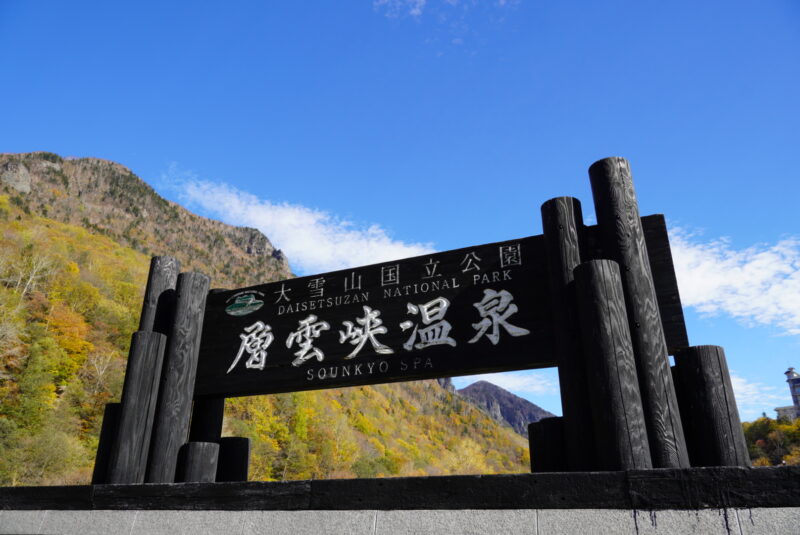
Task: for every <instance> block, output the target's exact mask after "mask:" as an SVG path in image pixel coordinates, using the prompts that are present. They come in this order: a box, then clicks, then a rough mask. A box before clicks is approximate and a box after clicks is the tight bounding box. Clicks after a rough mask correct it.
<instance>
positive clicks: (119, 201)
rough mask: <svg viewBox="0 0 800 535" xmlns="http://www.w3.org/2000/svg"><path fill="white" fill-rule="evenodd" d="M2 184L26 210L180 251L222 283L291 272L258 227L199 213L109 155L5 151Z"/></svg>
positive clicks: (151, 248)
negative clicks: (216, 218) (84, 155)
mask: <svg viewBox="0 0 800 535" xmlns="http://www.w3.org/2000/svg"><path fill="white" fill-rule="evenodd" d="M0 184H2V185H3V186H4V187H5V189H6V190H8V191H7V192H8V193H10V194H12V195H13V196H12V197H11V200H12V202H14V203H15V204H17V205H18V206H19V207H20V208H22V209H23V210H27V211H28V212H33V213H36V214H38V215H42V216H44V217H48V218H50V219H55V220H56V221H61V222H62V223H68V224H73V225H79V226H82V227H84V228H86V229H87V230H90V231H92V232H95V233H99V234H103V235H107V236H109V237H111V238H112V239H114V240H115V241H117V242H118V243H121V244H122V245H127V246H130V247H131V248H132V249H134V250H137V251H139V252H142V253H144V254H148V255H152V256H155V255H169V256H175V257H176V258H178V260H180V261H181V265H182V268H183V270H184V271H188V270H197V271H200V272H203V273H205V274H207V275H209V276H210V277H211V279H212V285H213V286H216V287H243V286H250V285H253V284H260V283H264V282H270V281H274V280H280V279H285V278H289V277H291V276H292V273H291V271H290V269H289V264H288V260H287V259H286V257H285V255H284V254H283V253H282V252H281V251H280V250H279V249H276V248H275V247H274V246H273V245H272V243H271V242H270V241H269V238H267V236H265V235H264V234H262V233H261V232H260V231H259V230H257V229H254V228H250V227H236V226H233V225H228V224H226V223H222V222H220V221H216V220H213V219H209V218H206V217H203V216H200V215H197V214H194V213H192V212H190V211H189V210H187V209H186V208H184V207H183V206H181V205H179V204H177V203H174V202H172V201H169V200H167V199H165V198H163V197H162V196H161V195H159V194H158V193H157V192H156V191H155V190H154V189H153V188H152V186H150V185H149V184H147V183H146V182H145V181H144V180H142V179H141V178H139V177H138V176H136V175H135V174H134V173H133V172H132V171H131V170H130V169H129V168H128V167H126V166H124V165H122V164H119V163H116V162H112V161H110V160H104V159H101V158H75V157H71V158H69V159H65V158H62V157H60V156H58V155H57V154H53V153H49V152H32V153H21V154H11V153H3V154H0Z"/></svg>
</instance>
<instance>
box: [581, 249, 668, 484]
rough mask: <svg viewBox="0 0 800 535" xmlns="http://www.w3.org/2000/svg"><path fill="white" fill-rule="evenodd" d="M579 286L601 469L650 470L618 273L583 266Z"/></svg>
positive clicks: (606, 266) (606, 263) (608, 267)
mask: <svg viewBox="0 0 800 535" xmlns="http://www.w3.org/2000/svg"><path fill="white" fill-rule="evenodd" d="M575 284H576V293H577V299H578V309H579V311H580V325H581V333H582V334H583V347H584V357H585V359H586V364H587V370H586V371H587V382H588V384H589V393H590V395H591V412H592V420H593V423H594V425H593V427H594V436H595V442H594V447H595V449H596V451H597V456H598V462H599V465H600V466H599V468H600V469H601V470H634V469H645V468H651V467H652V462H651V460H650V452H649V447H648V442H647V431H646V428H645V423H644V414H643V412H642V402H641V397H640V395H639V384H638V381H637V378H636V364H635V362H634V358H633V347H632V345H631V339H630V331H629V329H628V320H627V315H626V313H625V298H624V297H623V292H622V282H621V280H620V275H619V268H618V266H617V264H616V263H615V262H613V261H611V260H592V261H591V262H585V263H583V264H581V265H579V266H578V267H577V268H575ZM587 446H589V445H587Z"/></svg>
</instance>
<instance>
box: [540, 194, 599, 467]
mask: <svg viewBox="0 0 800 535" xmlns="http://www.w3.org/2000/svg"><path fill="white" fill-rule="evenodd" d="M542 227H543V229H544V238H545V244H546V251H547V268H548V272H549V275H550V285H549V286H550V301H551V305H550V306H551V307H552V310H553V326H554V328H555V338H556V351H557V352H558V354H557V358H558V381H559V385H560V387H561V407H562V410H563V414H564V417H563V418H564V419H563V435H562V436H563V437H564V442H565V444H564V448H565V450H566V454H565V456H564V457H565V460H566V468H567V469H569V470H573V471H575V470H591V469H593V468H594V464H595V463H594V459H593V450H592V448H590V447H587V445H588V444H592V443H593V442H594V439H593V437H592V424H591V416H590V415H591V410H590V408H589V399H588V397H587V393H588V386H587V382H586V372H585V370H586V366H585V364H584V361H583V353H582V351H583V349H582V348H581V345H580V329H579V327H578V313H577V310H576V303H575V283H574V277H573V270H574V269H575V268H576V267H577V266H578V264H580V263H581V241H582V232H583V216H582V214H581V203H580V201H578V199H574V198H572V197H558V198H555V199H550V200H549V201H547V202H546V203H544V204H543V205H542ZM533 444H534V442H533V441H532V442H531V445H533ZM534 455H535V453H534V452H533V451H531V459H532V462H533V457H534ZM533 466H534V468H536V463H534V465H533Z"/></svg>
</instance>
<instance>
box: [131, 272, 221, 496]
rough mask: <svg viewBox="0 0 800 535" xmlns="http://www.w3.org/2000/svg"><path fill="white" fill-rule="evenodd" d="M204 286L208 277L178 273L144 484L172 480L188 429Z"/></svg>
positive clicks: (205, 288)
mask: <svg viewBox="0 0 800 535" xmlns="http://www.w3.org/2000/svg"><path fill="white" fill-rule="evenodd" d="M208 285H209V278H208V277H207V276H206V275H203V274H202V273H181V274H180V275H179V276H178V284H177V299H176V304H175V319H174V322H173V324H172V329H171V331H170V335H169V341H168V343H167V351H166V354H165V356H164V367H163V371H162V374H161V385H160V389H159V397H158V405H157V409H156V418H155V424H154V428H153V438H152V441H151V448H150V456H149V460H148V468H147V477H146V481H147V482H148V483H170V482H172V481H174V480H175V467H176V463H177V455H178V450H179V449H180V447H181V446H182V445H183V444H184V442H186V438H187V436H188V431H189V416H190V414H191V407H192V403H191V402H192V397H193V395H194V383H195V375H196V373H197V357H198V354H199V349H200V335H201V332H202V329H203V313H204V311H205V302H206V297H207V295H208Z"/></svg>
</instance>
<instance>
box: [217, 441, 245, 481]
mask: <svg viewBox="0 0 800 535" xmlns="http://www.w3.org/2000/svg"><path fill="white" fill-rule="evenodd" d="M249 467H250V439H249V438H244V437H222V438H221V439H220V441H219V462H218V463H217V481H247V473H248V469H249Z"/></svg>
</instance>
